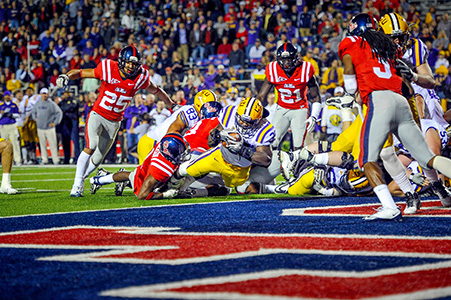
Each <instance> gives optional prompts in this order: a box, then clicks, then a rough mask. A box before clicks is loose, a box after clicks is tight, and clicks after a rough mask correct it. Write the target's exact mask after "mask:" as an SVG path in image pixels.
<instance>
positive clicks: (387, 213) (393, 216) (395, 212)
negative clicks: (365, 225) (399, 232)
mask: <svg viewBox="0 0 451 300" xmlns="http://www.w3.org/2000/svg"><path fill="white" fill-rule="evenodd" d="M376 211H377V212H376V213H375V214H372V215H371V216H367V217H364V218H363V220H364V221H376V220H393V221H400V220H401V219H402V214H401V211H400V210H399V209H398V208H396V209H394V208H386V207H379V208H378V209H376Z"/></svg>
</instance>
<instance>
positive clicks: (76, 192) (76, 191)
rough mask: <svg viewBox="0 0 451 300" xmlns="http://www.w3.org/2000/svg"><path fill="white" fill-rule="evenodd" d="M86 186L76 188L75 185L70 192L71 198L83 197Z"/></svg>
mask: <svg viewBox="0 0 451 300" xmlns="http://www.w3.org/2000/svg"><path fill="white" fill-rule="evenodd" d="M84 189H85V188H84V186H83V185H81V186H76V185H74V186H73V187H72V190H71V191H70V196H71V197H83V192H84Z"/></svg>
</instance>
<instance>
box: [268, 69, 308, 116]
mask: <svg viewBox="0 0 451 300" xmlns="http://www.w3.org/2000/svg"><path fill="white" fill-rule="evenodd" d="M265 75H266V78H267V79H268V81H269V82H271V83H272V84H274V85H275V87H276V89H277V92H278V93H279V99H278V100H277V104H278V105H280V106H282V107H283V108H286V109H300V108H306V107H308V104H307V83H308V82H309V81H310V79H311V78H312V77H313V76H314V75H315V69H314V68H313V65H312V64H311V63H309V62H305V61H304V62H302V64H301V65H300V66H299V67H297V68H296V70H295V71H294V73H293V75H291V77H288V76H287V75H286V74H285V72H284V70H283V69H282V68H281V67H280V66H279V64H278V63H277V62H276V61H273V62H271V63H269V64H268V65H267V66H266V70H265Z"/></svg>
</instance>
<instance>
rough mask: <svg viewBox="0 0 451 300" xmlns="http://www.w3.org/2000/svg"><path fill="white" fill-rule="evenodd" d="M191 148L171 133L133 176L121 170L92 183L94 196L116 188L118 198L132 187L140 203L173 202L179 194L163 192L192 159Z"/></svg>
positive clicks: (179, 136) (154, 149)
mask: <svg viewBox="0 0 451 300" xmlns="http://www.w3.org/2000/svg"><path fill="white" fill-rule="evenodd" d="M189 152H190V148H189V145H188V144H187V143H186V141H185V140H184V139H183V137H182V136H181V135H180V134H177V133H170V134H167V135H165V136H164V137H163V138H162V139H161V141H160V142H159V143H158V144H157V145H156V146H155V147H154V148H153V149H152V151H151V152H150V153H149V154H148V155H147V157H146V159H145V160H144V162H143V163H142V165H139V166H138V167H137V168H136V169H135V170H134V171H133V172H127V171H122V170H120V171H119V172H117V173H114V174H105V173H103V174H100V175H97V176H94V177H92V178H91V179H90V182H91V193H92V194H95V193H96V192H97V191H98V190H99V189H100V187H101V186H102V185H105V184H110V183H114V182H116V183H119V184H118V185H116V195H120V194H122V191H123V190H124V188H125V186H126V185H127V184H128V183H129V184H130V185H131V188H132V189H133V192H134V193H135V195H136V196H137V197H138V199H140V200H150V199H161V198H172V197H174V196H175V195H176V194H177V190H175V189H173V190H166V191H163V190H164V185H165V183H166V182H167V181H168V179H169V178H170V177H171V176H172V175H173V174H174V172H175V169H176V168H177V167H178V166H179V165H180V163H182V162H183V161H185V160H186V159H187V158H188V157H189Z"/></svg>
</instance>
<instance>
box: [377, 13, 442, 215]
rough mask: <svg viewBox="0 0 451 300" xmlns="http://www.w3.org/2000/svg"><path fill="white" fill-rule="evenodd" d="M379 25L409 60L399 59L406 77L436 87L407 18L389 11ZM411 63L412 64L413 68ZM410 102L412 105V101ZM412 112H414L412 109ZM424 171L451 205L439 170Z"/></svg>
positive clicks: (418, 41) (423, 52)
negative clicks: (439, 175)
mask: <svg viewBox="0 0 451 300" xmlns="http://www.w3.org/2000/svg"><path fill="white" fill-rule="evenodd" d="M379 25H380V29H381V30H383V31H384V33H385V34H387V35H389V36H390V37H391V38H392V39H393V41H394V42H395V44H397V45H398V47H399V49H400V51H401V52H402V59H403V60H404V61H406V62H407V64H406V63H405V62H404V61H402V60H398V61H397V62H398V65H397V66H396V69H397V70H398V71H399V72H400V73H401V74H402V75H404V78H405V79H407V80H408V81H410V82H414V83H415V84H416V85H418V86H419V87H421V88H425V89H433V88H434V87H435V79H434V76H433V74H432V70H431V67H430V66H429V63H428V61H427V58H428V55H429V53H428V50H427V48H426V45H425V44H424V43H423V42H422V41H421V40H420V39H417V38H412V37H410V32H409V26H408V25H407V22H406V20H405V19H404V18H403V17H402V16H400V15H398V14H397V13H389V14H386V15H384V16H383V17H382V18H381V20H380V21H379ZM409 65H412V66H413V68H412V67H410V66H409ZM414 70H415V71H414ZM413 89H414V88H413ZM412 99H414V98H411V99H409V102H411V101H414V100H412ZM410 104H411V107H412V103H410ZM412 113H414V112H413V111H412ZM417 114H418V112H417ZM414 115H415V114H414ZM428 144H429V146H430V147H431V149H432V148H433V145H432V144H431V143H430V141H428ZM434 153H435V154H437V155H438V154H440V152H439V151H436V152H434ZM423 171H424V174H425V175H426V176H427V178H428V179H429V181H430V182H431V186H432V189H433V191H434V193H435V194H436V195H437V196H438V197H439V198H440V200H441V202H442V204H443V205H444V206H451V196H450V195H449V193H448V192H447V191H446V188H445V187H444V186H443V183H442V181H441V180H440V179H439V177H438V173H437V171H436V170H434V169H431V170H427V169H424V170H423Z"/></svg>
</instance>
